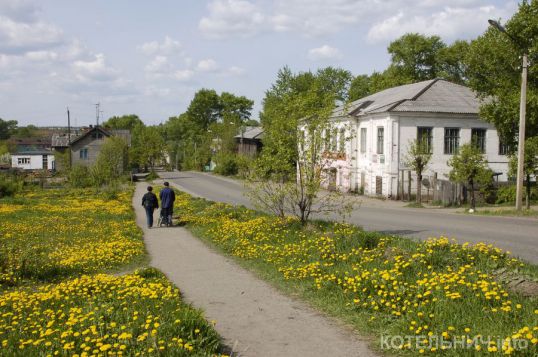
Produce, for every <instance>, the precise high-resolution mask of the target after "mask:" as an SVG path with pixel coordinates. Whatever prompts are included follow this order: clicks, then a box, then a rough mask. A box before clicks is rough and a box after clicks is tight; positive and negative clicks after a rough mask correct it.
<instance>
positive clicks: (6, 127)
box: [0, 118, 17, 140]
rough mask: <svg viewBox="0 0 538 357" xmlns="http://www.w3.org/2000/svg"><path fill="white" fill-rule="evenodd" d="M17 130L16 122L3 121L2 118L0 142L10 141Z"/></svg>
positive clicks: (0, 121) (0, 120)
mask: <svg viewBox="0 0 538 357" xmlns="http://www.w3.org/2000/svg"><path fill="white" fill-rule="evenodd" d="M16 128H17V121H16V120H3V119H2V118H0V140H6V139H9V138H10V137H11V135H13V132H14V131H15V129H16Z"/></svg>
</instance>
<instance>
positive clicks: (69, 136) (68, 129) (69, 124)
mask: <svg viewBox="0 0 538 357" xmlns="http://www.w3.org/2000/svg"><path fill="white" fill-rule="evenodd" d="M67 150H69V168H71V165H72V161H73V160H72V157H71V116H70V115H69V107H67Z"/></svg>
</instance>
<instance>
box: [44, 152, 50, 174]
mask: <svg viewBox="0 0 538 357" xmlns="http://www.w3.org/2000/svg"><path fill="white" fill-rule="evenodd" d="M48 168H49V156H48V155H43V170H47V169H48Z"/></svg>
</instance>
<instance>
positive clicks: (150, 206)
mask: <svg viewBox="0 0 538 357" xmlns="http://www.w3.org/2000/svg"><path fill="white" fill-rule="evenodd" d="M151 191H153V187H151V186H148V192H146V194H145V195H144V197H142V206H144V208H145V209H146V218H147V221H148V228H151V227H153V211H155V209H157V208H159V201H158V200H157V196H155V194H154V193H153V192H151Z"/></svg>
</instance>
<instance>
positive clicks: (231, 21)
mask: <svg viewBox="0 0 538 357" xmlns="http://www.w3.org/2000/svg"><path fill="white" fill-rule="evenodd" d="M207 8H208V9H209V15H208V16H206V17H203V18H202V19H201V20H200V22H199V24H198V28H199V29H200V31H201V32H202V33H203V34H204V35H205V36H207V37H209V38H223V37H228V36H240V37H248V36H252V35H254V34H255V33H257V32H258V31H259V30H260V28H261V27H262V26H263V24H264V21H265V18H264V15H263V14H262V12H261V11H260V9H259V8H258V7H257V6H256V5H254V4H253V3H251V2H250V1H246V0H213V1H212V2H211V3H209V5H208V6H207Z"/></svg>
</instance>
